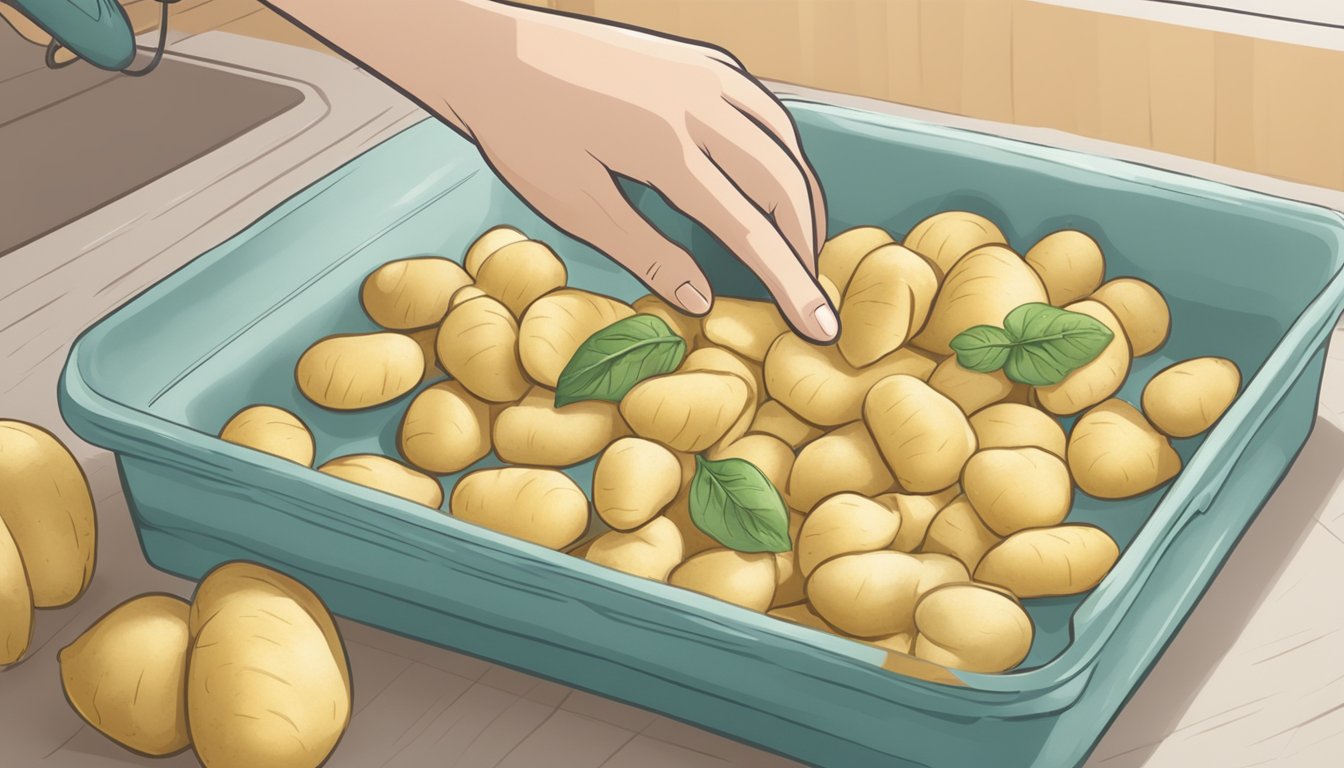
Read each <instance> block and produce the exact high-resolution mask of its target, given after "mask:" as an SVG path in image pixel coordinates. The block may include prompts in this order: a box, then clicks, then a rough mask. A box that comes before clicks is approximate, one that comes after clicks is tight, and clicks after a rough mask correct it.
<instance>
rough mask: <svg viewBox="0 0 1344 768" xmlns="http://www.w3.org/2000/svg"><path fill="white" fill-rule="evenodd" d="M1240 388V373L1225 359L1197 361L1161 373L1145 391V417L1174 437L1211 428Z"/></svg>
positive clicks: (1177, 365)
mask: <svg viewBox="0 0 1344 768" xmlns="http://www.w3.org/2000/svg"><path fill="white" fill-rule="evenodd" d="M1240 388H1241V370H1240V369H1239V368H1237V364H1236V363H1234V362H1232V361H1231V360H1228V359H1227V358H1225V357H1197V358H1195V359H1193V360H1186V361H1185V362H1181V363H1176V364H1175V365H1172V366H1170V367H1168V368H1166V369H1164V370H1163V371H1162V372H1160V373H1158V374H1157V375H1156V376H1154V377H1153V378H1152V380H1151V381H1149V382H1148V384H1147V385H1146V386H1145V387H1144V388H1143V413H1144V415H1146V416H1147V417H1148V420H1149V421H1151V422H1152V423H1153V426H1155V427H1157V428H1158V430H1160V431H1161V432H1163V433H1165V434H1167V435H1170V436H1171V437H1194V436H1195V435H1198V434H1199V433H1200V432H1203V431H1204V430H1206V429H1208V428H1209V427H1212V426H1213V424H1214V422H1216V421H1218V419H1220V418H1222V415H1223V413H1224V412H1225V411H1227V409H1228V407H1229V406H1231V405H1232V401H1233V400H1235V399H1236V397H1237V390H1238V389H1240Z"/></svg>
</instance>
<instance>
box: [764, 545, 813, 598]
mask: <svg viewBox="0 0 1344 768" xmlns="http://www.w3.org/2000/svg"><path fill="white" fill-rule="evenodd" d="M789 538H790V540H796V539H794V537H792V536H790V537H789ZM805 597H806V593H805V592H804V588H803V572H802V571H801V570H799V569H798V557H797V555H795V554H794V553H793V552H776V553H775V597H774V599H773V600H771V601H770V605H771V607H774V606H779V605H790V604H792V603H796V602H799V601H801V600H803V599H804V598H805Z"/></svg>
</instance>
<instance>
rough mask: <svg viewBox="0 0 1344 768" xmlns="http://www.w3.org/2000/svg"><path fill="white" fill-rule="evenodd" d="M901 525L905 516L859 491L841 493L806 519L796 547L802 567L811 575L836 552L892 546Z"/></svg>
mask: <svg viewBox="0 0 1344 768" xmlns="http://www.w3.org/2000/svg"><path fill="white" fill-rule="evenodd" d="M900 528H901V516H900V515H899V514H896V513H895V512H892V511H891V510H890V509H887V508H886V507H884V506H882V505H881V504H879V503H877V502H876V501H873V500H872V499H868V498H865V497H863V496H860V495H858V494H855V493H837V494H836V495H834V496H831V497H828V498H827V499H825V500H824V501H822V502H821V503H820V504H818V505H817V506H816V508H815V509H813V510H812V513H811V514H809V515H808V516H807V519H806V520H804V521H803V529H802V531H800V532H799V534H798V541H797V542H795V545H794V546H795V549H796V550H797V552H798V568H799V570H801V571H802V573H803V576H804V577H806V576H809V575H811V574H812V572H813V571H814V570H816V568H817V566H818V565H821V564H822V563H823V562H824V561H826V560H829V559H830V558H832V557H835V556H836V555H848V554H852V553H855V552H872V551H874V550H878V549H885V548H886V547H888V546H889V545H890V544H891V542H892V539H895V538H896V532H897V531H899V530H900Z"/></svg>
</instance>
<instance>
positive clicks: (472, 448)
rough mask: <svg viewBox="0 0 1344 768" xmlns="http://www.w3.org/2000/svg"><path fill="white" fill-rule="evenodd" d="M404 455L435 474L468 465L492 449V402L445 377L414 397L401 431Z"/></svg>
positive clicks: (412, 462)
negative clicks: (444, 379) (482, 398)
mask: <svg viewBox="0 0 1344 768" xmlns="http://www.w3.org/2000/svg"><path fill="white" fill-rule="evenodd" d="M397 446H398V447H399V448H400V449H401V455H402V456H404V457H406V460H407V461H409V462H410V463H411V464H413V465H415V466H416V467H418V468H420V469H423V470H424V471H426V472H432V473H434V474H439V475H443V474H448V473H450V472H457V471H459V470H462V469H466V468H467V467H469V466H471V465H472V464H474V463H476V462H477V461H479V460H481V459H482V458H484V457H485V455H486V454H487V453H489V452H490V447H491V443H490V404H489V403H487V402H485V401H484V400H481V399H479V398H477V397H476V396H475V395H473V394H471V393H470V392H468V391H467V389H466V387H463V386H462V383H461V382H458V381H441V382H439V383H438V384H435V385H433V386H431V387H429V388H428V389H425V390H423V391H421V392H420V394H418V395H416V396H415V399H414V400H412V401H411V405H410V407H408V408H407V409H406V415H405V416H404V417H403V418H402V421H401V429H400V430H399V431H398V432H397Z"/></svg>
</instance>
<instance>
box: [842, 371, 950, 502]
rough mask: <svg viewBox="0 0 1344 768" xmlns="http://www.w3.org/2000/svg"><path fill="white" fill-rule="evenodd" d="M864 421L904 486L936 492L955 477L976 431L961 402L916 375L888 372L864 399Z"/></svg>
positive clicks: (919, 491) (906, 488) (912, 489)
mask: <svg viewBox="0 0 1344 768" xmlns="http://www.w3.org/2000/svg"><path fill="white" fill-rule="evenodd" d="M863 421H864V424H866V425H867V426H868V431H869V432H871V433H872V434H873V440H874V442H876V443H877V448H878V450H879V451H881V453H882V458H883V459H885V460H886V462H887V466H888V467H890V468H891V471H892V473H893V474H894V475H895V476H896V479H897V480H898V481H899V482H900V484H901V487H902V488H904V489H905V490H907V491H910V492H913V493H932V492H933V491H941V490H942V489H944V488H947V487H948V486H950V485H952V484H953V483H955V482H957V477H958V476H960V474H961V468H962V467H963V466H965V464H966V460H967V459H969V458H970V457H971V454H972V453H975V432H974V431H972V430H971V425H970V422H968V421H967V420H966V415H965V414H963V413H962V412H961V409H960V408H958V407H957V404H956V403H954V402H952V401H951V400H949V399H947V398H946V397H944V396H943V395H941V394H939V393H938V392H935V391H934V390H933V389H932V388H931V387H930V386H929V385H928V384H925V383H924V382H923V381H920V380H919V379H917V378H915V377H914V376H904V375H897V376H888V377H887V378H885V379H883V380H881V381H879V382H878V383H877V384H875V385H874V386H873V388H872V389H871V390H869V392H868V396H867V397H866V398H864V401H863Z"/></svg>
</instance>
